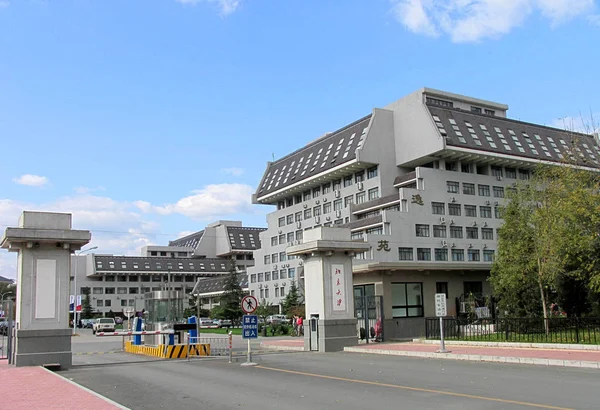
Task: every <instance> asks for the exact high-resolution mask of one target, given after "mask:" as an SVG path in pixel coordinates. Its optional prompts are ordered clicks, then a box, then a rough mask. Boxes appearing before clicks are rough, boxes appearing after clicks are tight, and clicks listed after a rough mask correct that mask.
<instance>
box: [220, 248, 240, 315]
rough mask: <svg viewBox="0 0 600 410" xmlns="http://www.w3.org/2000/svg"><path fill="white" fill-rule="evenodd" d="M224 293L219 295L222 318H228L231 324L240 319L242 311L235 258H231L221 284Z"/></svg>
mask: <svg viewBox="0 0 600 410" xmlns="http://www.w3.org/2000/svg"><path fill="white" fill-rule="evenodd" d="M223 289H224V293H223V295H222V296H221V300H220V302H221V307H222V308H223V319H229V320H231V322H232V323H233V324H236V323H238V322H239V321H240V319H241V317H242V315H243V312H242V306H241V304H242V298H243V297H244V291H243V290H242V287H241V286H240V280H239V277H238V273H237V266H236V263H235V258H232V259H231V263H230V268H229V274H228V275H227V278H226V279H225V283H224V284H223Z"/></svg>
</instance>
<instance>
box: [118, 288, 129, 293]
mask: <svg viewBox="0 0 600 410" xmlns="http://www.w3.org/2000/svg"><path fill="white" fill-rule="evenodd" d="M117 294H118V295H126V294H127V288H117Z"/></svg>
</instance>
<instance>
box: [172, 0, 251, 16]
mask: <svg viewBox="0 0 600 410" xmlns="http://www.w3.org/2000/svg"><path fill="white" fill-rule="evenodd" d="M175 1H177V2H178V3H181V4H189V5H196V4H198V3H212V4H216V5H217V6H218V7H219V9H220V12H221V15H224V16H227V15H229V14H231V13H233V12H234V11H236V10H237V8H238V7H239V5H240V0H175Z"/></svg>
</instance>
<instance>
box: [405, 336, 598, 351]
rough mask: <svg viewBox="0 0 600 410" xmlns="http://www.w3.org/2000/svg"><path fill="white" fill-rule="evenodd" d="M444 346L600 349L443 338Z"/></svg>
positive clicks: (593, 346) (433, 343)
mask: <svg viewBox="0 0 600 410" xmlns="http://www.w3.org/2000/svg"><path fill="white" fill-rule="evenodd" d="M413 343H420V344H426V345H439V344H440V341H439V340H431V339H429V340H425V339H413ZM444 344H445V345H446V346H479V347H513V348H522V349H556V350H583V351H600V345H574V344H561V343H516V342H469V341H466V340H465V341H463V340H444Z"/></svg>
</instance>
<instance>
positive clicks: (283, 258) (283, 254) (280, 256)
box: [279, 232, 294, 262]
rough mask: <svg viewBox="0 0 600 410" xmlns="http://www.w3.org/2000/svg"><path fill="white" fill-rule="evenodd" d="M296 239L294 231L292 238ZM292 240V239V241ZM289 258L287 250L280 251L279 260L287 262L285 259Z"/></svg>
mask: <svg viewBox="0 0 600 410" xmlns="http://www.w3.org/2000/svg"><path fill="white" fill-rule="evenodd" d="M293 239H294V233H293V232H292V240H293ZM290 242H292V241H290ZM286 259H287V255H286V254H285V252H279V260H280V261H281V262H285V260H286Z"/></svg>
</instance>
